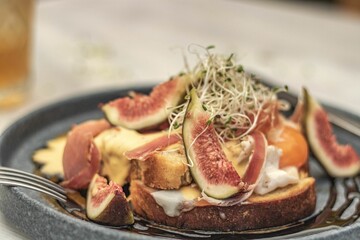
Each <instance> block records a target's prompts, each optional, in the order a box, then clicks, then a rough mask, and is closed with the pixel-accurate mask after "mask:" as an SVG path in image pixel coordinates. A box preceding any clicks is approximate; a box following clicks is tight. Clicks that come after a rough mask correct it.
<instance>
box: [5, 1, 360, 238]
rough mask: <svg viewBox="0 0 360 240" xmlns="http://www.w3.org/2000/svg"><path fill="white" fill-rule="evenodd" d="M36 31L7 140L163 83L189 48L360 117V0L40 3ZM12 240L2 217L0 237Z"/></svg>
mask: <svg viewBox="0 0 360 240" xmlns="http://www.w3.org/2000/svg"><path fill="white" fill-rule="evenodd" d="M1 1H6V0H0V2H1ZM23 1H30V0H23ZM0 10H4V9H1V5H0ZM3 23H4V21H3V20H1V18H0V27H1V24H3ZM32 30H33V32H32V41H31V51H30V53H31V54H30V60H31V61H30V66H31V68H30V72H31V84H30V87H29V90H28V91H29V94H28V96H27V98H26V100H25V101H24V102H23V103H22V104H19V105H17V106H16V107H13V108H6V109H1V110H0V132H2V131H3V130H4V129H5V128H6V127H7V126H9V125H10V124H11V123H12V122H13V121H15V120H16V119H18V118H21V116H23V115H24V114H27V113H29V112H31V111H33V110H34V109H36V108H39V107H41V106H45V105H47V104H50V103H54V102H57V101H60V100H62V99H66V98H69V97H73V96H77V95H82V94H87V93H89V92H96V91H102V90H106V89H110V88H114V87H115V88H123V87H131V86H137V85H153V84H156V83H159V82H161V81H165V80H167V79H168V78H169V77H170V76H172V75H174V74H177V73H178V72H180V71H181V70H183V67H184V61H183V53H185V54H186V55H188V56H189V57H190V58H191V54H189V53H188V52H187V49H188V46H189V45H191V44H199V45H202V46H205V47H206V46H209V45H214V46H215V47H216V48H215V49H214V52H217V53H220V54H226V55H228V54H231V53H234V54H235V55H236V57H237V60H238V62H239V63H241V64H242V65H243V66H244V68H245V70H248V71H252V72H254V73H256V74H258V75H259V76H262V77H264V78H265V79H266V80H268V81H271V82H272V83H274V84H275V85H280V86H283V85H285V84H286V85H288V86H289V89H290V91H291V92H294V93H299V91H300V89H301V87H302V86H307V87H308V89H309V90H310V92H311V93H312V94H313V95H314V96H315V97H317V98H318V99H319V100H321V101H323V102H325V103H327V104H330V105H333V106H336V107H338V108H341V109H343V110H346V111H349V112H352V113H354V114H356V115H360V104H359V103H360V94H359V92H360V1H359V0H306V1H305V0H303V1H300V0H277V1H275V0H256V1H250V0H249V1H245V0H172V1H166V0H152V1H149V0H136V1H132V0H102V1H100V0H71V1H70V0H38V1H34V15H33V23H32ZM0 74H2V73H1V72H0ZM12 238H13V239H16V238H22V236H21V235H19V234H18V233H17V231H16V230H14V229H13V227H12V226H10V225H9V224H7V223H6V220H5V219H3V218H2V217H1V216H0V239H12Z"/></svg>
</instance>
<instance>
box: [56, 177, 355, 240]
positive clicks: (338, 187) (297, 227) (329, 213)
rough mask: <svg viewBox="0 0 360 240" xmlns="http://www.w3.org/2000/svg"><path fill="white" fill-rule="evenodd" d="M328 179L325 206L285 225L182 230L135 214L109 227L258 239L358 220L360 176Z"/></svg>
mask: <svg viewBox="0 0 360 240" xmlns="http://www.w3.org/2000/svg"><path fill="white" fill-rule="evenodd" d="M328 180H329V182H330V189H329V196H328V198H327V202H326V204H325V206H324V207H323V209H321V210H320V211H317V212H316V213H314V214H313V215H311V216H309V217H307V218H305V219H302V220H299V221H297V222H294V223H291V224H287V225H283V226H278V227H272V228H265V229H257V230H247V231H241V232H211V231H200V230H187V229H178V228H174V227H169V226H164V225H159V224H156V223H154V222H151V221H148V220H146V219H143V218H140V217H138V216H135V223H134V224H133V225H131V226H124V227H111V226H105V227H108V228H112V229H119V230H121V231H128V232H133V233H138V234H142V235H150V236H161V237H170V238H193V239H198V238H201V239H206V238H211V239H254V238H272V237H274V238H276V237H279V236H282V237H284V235H286V236H287V237H296V236H305V235H309V234H314V233H319V232H323V231H327V230H329V229H335V228H339V227H344V226H348V225H350V224H352V223H354V222H355V221H356V220H357V219H358V218H359V216H360V176H356V177H352V178H330V177H328ZM340 200H343V201H341V202H340V206H338V207H337V206H336V205H337V203H338V202H339V201H340ZM58 204H59V205H60V206H61V207H62V208H63V209H65V210H66V211H67V212H68V213H70V214H71V215H72V216H74V217H76V218H79V219H82V220H85V221H90V220H89V219H88V218H87V217H86V213H85V209H84V208H83V207H81V206H80V205H78V204H76V203H74V202H72V201H68V202H67V203H60V202H58ZM338 205H339V204H338ZM346 213H347V214H346Z"/></svg>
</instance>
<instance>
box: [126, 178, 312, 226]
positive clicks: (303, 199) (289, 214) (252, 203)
mask: <svg viewBox="0 0 360 240" xmlns="http://www.w3.org/2000/svg"><path fill="white" fill-rule="evenodd" d="M155 191H157V190H156V189H152V188H149V187H147V186H145V185H144V184H143V183H142V182H141V181H138V180H135V181H132V182H131V187H130V192H131V203H132V206H133V211H134V212H135V213H136V214H138V215H139V216H141V217H144V218H146V219H148V220H150V221H154V222H156V223H159V224H164V225H168V226H173V227H177V228H185V229H201V230H212V231H243V230H250V229H260V228H267V227H274V226H280V225H284V224H289V223H291V222H294V221H297V220H300V219H302V218H304V217H307V216H309V215H310V214H312V213H313V212H314V209H315V204H316V194H315V179H314V178H312V177H307V178H304V179H301V180H300V181H299V183H298V184H295V185H289V186H287V187H284V188H280V189H277V190H275V191H273V192H271V193H268V194H266V195H263V196H260V195H256V194H253V195H252V196H251V197H250V198H249V199H248V200H247V201H246V202H245V203H242V204H239V205H235V206H227V207H220V206H214V205H205V206H196V207H195V208H193V209H192V210H190V211H186V212H181V213H180V214H179V215H178V216H174V217H171V216H169V215H168V214H166V213H165V211H164V208H163V207H161V206H160V205H159V204H158V203H157V202H156V200H155V198H154V197H153V194H152V193H153V192H155Z"/></svg>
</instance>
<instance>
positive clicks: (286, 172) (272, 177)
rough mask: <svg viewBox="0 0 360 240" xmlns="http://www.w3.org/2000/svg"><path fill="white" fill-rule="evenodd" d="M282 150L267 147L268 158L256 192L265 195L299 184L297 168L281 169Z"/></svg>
mask: <svg viewBox="0 0 360 240" xmlns="http://www.w3.org/2000/svg"><path fill="white" fill-rule="evenodd" d="M280 156H281V150H280V149H278V148H276V147H274V146H268V147H267V157H266V163H265V169H264V172H263V174H262V176H261V178H260V181H259V183H258V184H257V186H256V188H255V190H254V192H255V193H256V194H259V195H264V194H266V193H269V192H271V191H273V190H275V189H277V188H281V187H285V186H287V185H289V184H295V183H298V182H299V173H298V170H297V168H296V167H293V166H292V167H286V168H283V169H279V160H280Z"/></svg>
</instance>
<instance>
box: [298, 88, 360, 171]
mask: <svg viewBox="0 0 360 240" xmlns="http://www.w3.org/2000/svg"><path fill="white" fill-rule="evenodd" d="M303 94H304V103H305V116H304V125H305V131H306V135H307V139H308V142H309V145H310V148H311V151H312V152H313V153H314V155H315V156H316V158H317V159H318V160H319V162H320V163H321V164H322V165H323V166H324V168H325V169H326V170H327V172H328V174H329V175H330V176H333V177H349V176H354V175H356V174H357V173H359V171H360V159H359V156H358V155H357V153H356V152H355V150H354V148H352V147H351V146H350V145H340V144H339V143H338V142H337V140H336V137H335V135H334V133H333V129H332V127H331V125H330V122H329V119H328V115H327V113H326V112H325V110H324V109H323V108H322V106H321V105H320V104H319V103H318V102H317V101H316V100H315V99H314V98H313V97H312V96H311V95H310V94H309V92H308V91H307V90H306V89H305V88H304V89H303Z"/></svg>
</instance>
